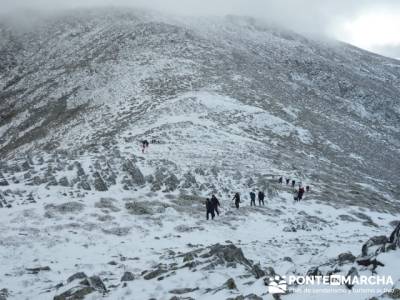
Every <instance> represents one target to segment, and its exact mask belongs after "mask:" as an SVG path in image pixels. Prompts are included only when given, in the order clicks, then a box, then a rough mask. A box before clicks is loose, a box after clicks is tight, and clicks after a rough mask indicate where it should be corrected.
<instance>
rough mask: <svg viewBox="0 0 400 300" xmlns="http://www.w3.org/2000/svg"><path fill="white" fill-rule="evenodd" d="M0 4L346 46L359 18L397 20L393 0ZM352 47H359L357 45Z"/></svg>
mask: <svg viewBox="0 0 400 300" xmlns="http://www.w3.org/2000/svg"><path fill="white" fill-rule="evenodd" d="M0 5H1V10H0V13H1V12H2V13H3V14H9V13H16V12H17V13H18V12H19V13H20V12H22V11H24V10H34V11H41V12H49V11H50V12H54V11H59V10H65V9H71V8H77V7H78V8H79V7H80V8H82V7H86V8H88V7H100V6H117V7H118V6H120V7H143V8H148V9H152V10H158V11H160V12H167V13H172V14H180V15H197V16H198V15H203V16H204V15H219V16H223V15H228V14H234V15H246V16H253V17H256V18H258V19H262V20H265V21H268V22H270V23H274V24H278V25H279V26H282V27H285V28H288V29H291V30H294V31H297V32H300V33H303V34H313V35H323V36H328V37H334V38H337V39H339V40H345V41H346V42H350V43H354V42H355V40H356V39H357V37H355V36H351V37H348V36H346V34H344V33H343V32H342V27H343V25H344V24H346V23H347V22H349V21H351V20H354V19H355V18H357V17H359V16H362V15H364V14H366V13H369V12H389V13H392V14H393V13H394V14H396V15H397V16H398V18H399V19H400V3H399V2H398V1H395V0H382V1H376V0H350V1H349V0H337V1H323V0H253V1H250V2H249V1H245V0H229V1H228V0H212V1H211V0H186V1H181V0H87V1H84V2H83V1H77V0H71V1H61V0H2V1H1V4H0ZM378 23H379V22H378ZM375 26H379V24H375ZM390 26H392V27H393V26H395V27H398V26H399V25H398V24H388V25H387V27H386V28H385V27H384V28H382V29H380V30H382V31H387V30H388V27H390ZM397 29H398V30H400V28H397ZM366 31H368V30H367V29H366ZM356 45H357V46H361V47H362V45H361V44H357V43H356ZM399 48H400V45H399V43H396V44H390V43H389V44H387V45H372V46H370V47H367V49H368V50H371V51H374V52H378V53H381V54H383V55H387V56H392V57H395V58H398V57H400V55H399Z"/></svg>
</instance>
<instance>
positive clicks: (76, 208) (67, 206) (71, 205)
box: [44, 202, 85, 218]
mask: <svg viewBox="0 0 400 300" xmlns="http://www.w3.org/2000/svg"><path fill="white" fill-rule="evenodd" d="M84 207H85V206H84V205H83V204H82V203H79V202H66V203H63V204H59V205H54V204H47V205H46V206H45V207H44V208H45V210H46V213H45V215H46V217H49V218H51V217H53V215H54V213H60V214H70V213H77V212H81V211H82V210H83V209H84Z"/></svg>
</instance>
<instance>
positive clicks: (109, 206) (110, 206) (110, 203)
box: [94, 198, 120, 212]
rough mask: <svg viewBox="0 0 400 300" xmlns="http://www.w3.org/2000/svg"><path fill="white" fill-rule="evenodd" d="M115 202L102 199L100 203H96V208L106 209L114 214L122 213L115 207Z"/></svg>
mask: <svg viewBox="0 0 400 300" xmlns="http://www.w3.org/2000/svg"><path fill="white" fill-rule="evenodd" d="M115 202H116V200H115V199H113V198H100V201H98V202H96V203H95V204H94V206H95V207H97V208H105V209H108V210H111V211H113V212H117V211H120V209H119V208H118V207H116V206H115V205H114V203H115Z"/></svg>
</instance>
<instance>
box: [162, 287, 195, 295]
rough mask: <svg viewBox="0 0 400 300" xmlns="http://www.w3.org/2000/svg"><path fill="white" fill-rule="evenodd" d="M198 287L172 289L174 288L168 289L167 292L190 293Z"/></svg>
mask: <svg viewBox="0 0 400 300" xmlns="http://www.w3.org/2000/svg"><path fill="white" fill-rule="evenodd" d="M198 289H199V288H198V287H196V288H183V289H174V290H170V291H169V292H170V293H171V294H177V295H183V294H187V293H192V292H194V291H197V290H198Z"/></svg>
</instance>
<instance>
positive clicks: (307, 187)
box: [306, 185, 310, 193]
mask: <svg viewBox="0 0 400 300" xmlns="http://www.w3.org/2000/svg"><path fill="white" fill-rule="evenodd" d="M309 191H310V186H309V185H307V186H306V192H307V193H308V192H309Z"/></svg>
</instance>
